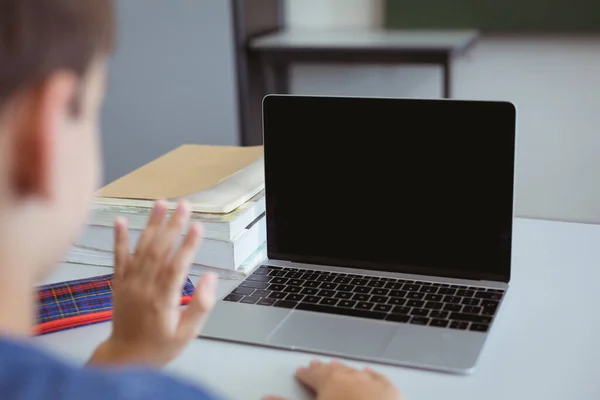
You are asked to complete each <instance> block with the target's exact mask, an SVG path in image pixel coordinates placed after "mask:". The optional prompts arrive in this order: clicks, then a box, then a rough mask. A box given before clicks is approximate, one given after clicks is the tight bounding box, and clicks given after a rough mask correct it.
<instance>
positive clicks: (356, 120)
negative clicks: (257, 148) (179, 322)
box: [201, 95, 516, 373]
mask: <svg viewBox="0 0 600 400" xmlns="http://www.w3.org/2000/svg"><path fill="white" fill-rule="evenodd" d="M263 124H264V127H263V129H264V151H265V154H264V161H265V196H266V207H267V211H266V224H267V254H268V258H267V259H266V260H265V261H264V262H262V263H261V265H260V266H259V267H258V268H257V269H256V270H255V272H253V273H252V274H251V275H250V276H248V277H247V278H246V279H245V280H244V281H243V282H241V283H240V284H239V285H238V286H237V287H236V288H235V289H233V290H232V291H230V292H229V293H227V295H226V296H225V297H224V298H223V299H221V300H220V301H218V302H217V304H216V307H215V309H214V312H213V313H212V315H211V316H210V317H209V319H208V321H207V324H206V326H205V328H204V330H203V332H202V334H201V335H202V336H203V337H207V338H212V339H220V340H226V341H232V342H238V343H247V344H253V345H260V346H268V347H272V348H278V349H288V350H296V351H303V352H310V353H316V354H322V355H328V356H332V357H336V358H347V359H354V360H362V361H368V362H375V363H384V364H391V365H398V366H408V367H416V368H422V369H429V370H436V371H444V372H450V373H469V372H472V371H473V370H474V368H475V366H476V364H477V360H478V358H479V356H480V353H481V352H482V349H483V347H484V343H485V342H486V338H487V336H488V335H489V333H490V331H491V330H492V329H502V328H501V327H496V325H497V324H499V325H501V324H502V322H503V321H497V318H498V312H499V310H500V305H501V303H502V300H503V299H504V297H505V295H506V292H507V289H508V286H509V281H510V275H511V258H512V257H511V256H512V252H511V248H512V237H513V234H512V230H513V204H514V174H515V131H516V129H515V125H516V110H515V107H514V106H513V105H512V104H511V103H508V102H493V101H458V100H425V99H393V98H359V97H320V96H294V95H269V96H267V97H266V98H265V99H264V101H263Z"/></svg>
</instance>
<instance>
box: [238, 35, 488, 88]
mask: <svg viewBox="0 0 600 400" xmlns="http://www.w3.org/2000/svg"><path fill="white" fill-rule="evenodd" d="M478 38H479V33H478V32H477V31H470V30H469V31H452V30H451V31H394V30H356V31H350V30H347V31H323V30H306V31H299V30H291V31H281V32H276V33H271V34H268V35H265V36H259V37H257V38H255V39H253V40H251V41H250V43H249V49H248V51H249V52H250V53H251V54H256V55H257V56H258V57H259V58H260V59H261V62H262V65H263V72H264V74H265V78H266V79H265V81H266V88H265V93H266V94H272V93H276V94H288V93H289V92H290V76H289V68H290V66H291V65H293V64H297V63H320V64H323V63H343V64H398V65H401V64H405V65H406V64H409V65H438V66H440V67H442V70H443V82H442V95H443V97H445V98H450V97H451V95H452V59H453V57H454V56H456V55H459V54H462V53H464V52H466V51H467V50H469V48H470V47H471V46H472V45H473V44H474V43H475V42H476V41H477V39H478Z"/></svg>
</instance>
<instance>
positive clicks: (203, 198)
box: [65, 145, 266, 279]
mask: <svg viewBox="0 0 600 400" xmlns="http://www.w3.org/2000/svg"><path fill="white" fill-rule="evenodd" d="M158 199H163V200H167V204H168V207H169V209H170V212H173V211H174V210H175V208H176V206H177V202H178V201H179V200H180V199H186V200H187V201H188V202H189V203H190V204H191V208H192V217H191V221H190V223H193V222H200V223H201V224H202V226H203V241H202V244H201V246H200V249H199V251H198V253H197V254H196V257H195V259H194V264H193V265H192V268H191V274H193V275H200V274H202V273H205V272H208V271H214V272H217V273H218V274H219V275H220V276H221V277H222V278H226V279H227V278H228V279H242V278H244V277H245V276H246V275H247V274H249V273H250V272H252V270H253V269H254V268H255V267H256V266H257V264H258V263H259V262H260V261H262V260H263V259H264V258H265V257H266V244H265V242H266V224H265V199H264V164H263V149H262V146H256V147H233V146H202V145H184V146H181V147H179V148H177V149H175V150H173V151H171V152H169V153H167V154H165V155H164V156H162V157H160V158H158V159H156V160H154V161H152V162H150V163H149V164H146V165H144V166H143V167H141V168H139V169H137V170H135V171H133V172H132V173H130V174H128V175H126V176H124V177H123V178H121V179H118V180H116V181H115V182H113V183H111V184H109V185H108V186H106V187H104V188H103V189H101V190H100V192H99V193H98V196H97V197H96V199H95V202H94V208H93V212H92V215H91V220H90V221H89V224H88V225H87V226H86V228H85V229H84V232H83V233H82V235H81V236H80V237H79V238H78V239H77V241H76V242H75V243H74V246H73V248H72V249H71V251H70V252H69V253H68V255H67V257H66V259H65V261H66V262H70V263H78V264H89V265H100V266H107V267H112V266H114V264H113V263H114V253H113V246H114V230H113V226H114V221H115V219H116V218H117V217H124V218H126V219H127V220H128V223H129V228H130V239H131V251H132V252H133V251H134V249H135V246H136V244H137V241H138V239H139V237H140V234H141V233H142V231H143V229H144V227H145V226H146V223H147V221H148V217H149V215H150V212H151V210H152V207H153V205H154V201H156V200H158ZM186 228H187V227H186ZM184 233H185V232H182V238H183V234H184Z"/></svg>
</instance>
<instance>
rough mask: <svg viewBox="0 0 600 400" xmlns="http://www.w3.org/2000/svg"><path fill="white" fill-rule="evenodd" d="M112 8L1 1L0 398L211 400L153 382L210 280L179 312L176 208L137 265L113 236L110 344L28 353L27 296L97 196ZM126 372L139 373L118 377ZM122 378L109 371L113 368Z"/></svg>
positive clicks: (194, 322) (340, 393)
mask: <svg viewBox="0 0 600 400" xmlns="http://www.w3.org/2000/svg"><path fill="white" fill-rule="evenodd" d="M112 7H113V5H112V2H111V1H110V0H0V398H2V399H11V400H30V399H42V398H43V399H52V400H53V399H64V400H70V399H81V398H86V399H88V400H93V399H111V400H120V399H123V400H125V399H128V400H134V399H140V400H141V399H143V400H148V399H177V400H187V399H195V400H201V399H214V398H215V397H214V396H213V395H212V394H211V393H209V392H208V391H207V390H203V389H201V388H199V387H195V386H192V385H190V384H186V383H183V382H178V381H175V380H173V379H170V378H168V377H166V376H163V375H161V374H160V373H158V372H155V371H153V369H155V368H159V367H161V366H163V365H165V364H167V363H168V362H170V361H171V360H172V359H173V358H175V357H176V356H177V355H178V354H179V353H180V352H181V351H182V350H183V349H184V347H185V346H186V344H187V343H189V341H191V340H192V339H193V338H194V337H196V335H197V334H198V332H199V331H200V329H201V327H202V323H203V321H204V319H205V318H206V316H207V314H208V312H209V311H210V310H211V308H212V306H213V304H214V302H215V289H216V283H217V282H216V278H215V277H214V276H205V277H204V278H202V279H200V281H199V282H198V284H197V292H196V294H195V296H194V298H193V299H192V302H191V303H190V305H189V306H188V307H187V308H186V309H185V310H183V311H182V310H181V309H180V307H179V306H178V301H179V291H180V288H181V283H182V282H183V280H184V279H185V276H186V269H187V268H188V266H189V263H190V260H191V259H192V258H193V254H194V252H195V251H196V248H197V246H198V242H199V240H200V235H201V232H200V229H199V227H197V226H193V227H192V228H191V229H190V230H189V232H188V233H187V236H186V239H185V240H184V242H183V244H182V245H181V246H180V247H179V248H177V249H175V248H174V246H175V242H176V238H177V237H178V235H179V232H180V231H181V229H182V227H183V225H184V223H185V221H186V220H187V218H188V216H189V210H188V206H187V205H186V204H184V203H182V204H181V205H180V206H179V208H178V209H177V211H176V213H175V216H174V217H172V218H171V219H170V220H169V221H165V214H166V207H165V204H164V203H162V202H158V203H157V204H156V207H155V209H154V210H153V212H152V215H151V217H150V218H149V222H148V226H147V228H146V229H145V231H144V233H143V235H142V237H141V239H140V242H139V244H138V246H137V249H136V251H135V254H134V255H131V254H129V251H128V237H127V224H126V221H123V220H119V221H117V223H116V227H115V232H116V234H115V237H116V243H115V254H116V256H115V265H116V267H115V279H114V289H115V295H114V318H113V331H112V334H111V336H110V337H109V338H108V339H107V340H106V341H105V342H104V343H102V344H101V345H100V346H99V347H98V349H97V350H96V351H95V352H94V354H93V355H92V358H91V360H90V362H89V365H88V367H87V368H83V369H79V368H75V367H73V366H70V365H66V364H62V363H61V362H59V361H58V360H55V359H53V358H51V357H50V356H48V355H46V354H45V353H43V352H40V351H39V350H35V349H34V348H33V347H31V346H29V345H28V343H27V338H28V337H29V336H30V335H31V332H32V328H33V325H32V324H33V323H34V321H35V315H34V313H35V304H34V297H33V296H32V295H31V291H32V288H33V287H34V286H35V285H36V284H37V282H38V281H39V280H40V278H41V277H43V276H45V275H46V274H47V273H48V272H49V269H50V268H51V267H52V266H53V265H55V264H56V263H57V262H58V261H60V260H61V256H62V254H63V252H64V251H66V250H67V249H68V247H69V244H70V243H71V242H72V239H73V238H74V237H75V236H76V234H77V232H78V231H79V229H80V227H81V225H82V224H83V222H84V221H85V220H86V214H87V212H88V208H89V205H90V201H91V199H92V197H93V194H94V191H95V189H96V187H97V184H98V183H99V160H100V155H99V146H98V132H97V131H98V120H99V111H100V105H101V103H102V97H103V93H104V85H105V79H106V61H107V58H108V56H109V54H110V52H111V50H112V48H113V44H114V42H113V31H114V27H113V23H114V21H113V15H112ZM127 365H131V366H137V367H136V368H135V369H134V368H129V369H127V368H124V367H126V366H127ZM114 366H120V367H121V368H119V370H118V371H114V370H111V367H114ZM297 377H298V378H299V380H300V381H301V382H302V383H304V384H305V385H307V386H308V387H310V388H312V389H313V390H314V391H315V392H316V394H317V396H318V398H319V399H324V400H335V399H346V400H352V399H367V398H378V399H383V400H386V399H398V398H399V397H400V395H399V394H398V393H397V391H396V390H395V389H394V387H393V386H392V385H391V384H390V383H389V381H388V380H387V379H386V378H384V377H383V376H381V375H379V374H377V373H375V372H373V371H371V370H368V369H367V370H363V371H357V370H353V369H351V368H349V367H346V366H344V365H342V364H339V363H329V364H324V363H320V362H317V361H315V362H313V363H311V365H310V366H308V367H307V368H300V369H299V370H298V373H297Z"/></svg>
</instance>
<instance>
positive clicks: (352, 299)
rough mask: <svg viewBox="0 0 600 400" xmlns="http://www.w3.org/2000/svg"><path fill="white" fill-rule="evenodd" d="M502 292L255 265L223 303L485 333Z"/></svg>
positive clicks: (472, 287)
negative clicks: (257, 266)
mask: <svg viewBox="0 0 600 400" xmlns="http://www.w3.org/2000/svg"><path fill="white" fill-rule="evenodd" d="M503 295H504V291H503V290H499V289H486V288H480V287H474V286H460V285H449V284H441V283H432V282H422V281H414V280H406V279H395V278H382V277H374V276H365V275H354V274H342V273H336V272H324V271H314V270H305V269H296V268H281V267H273V266H261V267H260V268H258V269H257V270H256V271H255V272H254V273H253V274H252V275H250V276H249V277H248V278H247V279H246V280H245V281H244V282H242V283H241V284H240V285H239V286H238V287H237V288H235V289H234V290H233V291H232V292H231V293H229V294H228V295H227V296H226V297H225V298H224V299H223V300H224V301H228V302H237V303H245V304H256V305H259V306H265V307H281V308H288V309H296V310H304V311H314V312H321V313H327V314H337V315H346V316H350V317H358V318H371V319H378V320H385V321H391V322H398V323H409V324H415V325H429V326H435V327H439V328H448V329H458V330H471V331H477V332H487V331H488V329H489V326H490V324H491V323H492V320H493V318H494V315H495V314H496V310H497V308H498V305H499V303H500V300H501V299H502V296H503Z"/></svg>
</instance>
